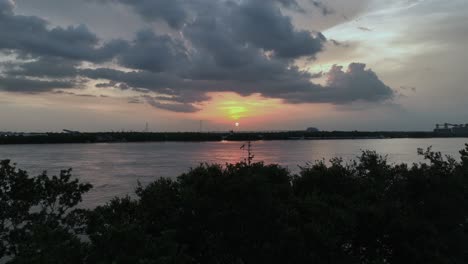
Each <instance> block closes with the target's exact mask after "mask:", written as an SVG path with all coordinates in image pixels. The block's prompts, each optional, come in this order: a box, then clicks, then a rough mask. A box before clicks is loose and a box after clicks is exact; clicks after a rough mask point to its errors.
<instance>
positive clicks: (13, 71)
mask: <svg viewBox="0 0 468 264" xmlns="http://www.w3.org/2000/svg"><path fill="white" fill-rule="evenodd" d="M78 65H79V63H78V62H76V61H71V60H66V59H62V58H56V57H42V58H39V59H38V60H35V61H31V62H25V63H11V62H9V63H6V64H5V66H6V68H7V69H6V70H5V74H7V75H13V76H32V77H57V78H63V77H74V76H76V67H77V66H78Z"/></svg>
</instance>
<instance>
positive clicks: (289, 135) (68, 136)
mask: <svg viewBox="0 0 468 264" xmlns="http://www.w3.org/2000/svg"><path fill="white" fill-rule="evenodd" d="M465 137H467V138H468V135H453V134H440V133H435V132H421V131H413V132H411V131H401V132H396V131H392V132H385V131H382V132H364V131H328V132H325V131H324V132H305V131H288V132H226V133H222V132H206V133H200V132H154V133H153V132H151V133H150V132H148V133H145V132H97V133H40V134H34V133H27V134H26V133H25V134H9V135H5V134H4V135H1V134H0V145H13V144H68V143H124V142H217V141H249V140H250V141H258V140H346V139H347V140H349V139H391V138H465Z"/></svg>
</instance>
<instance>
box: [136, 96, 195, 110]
mask: <svg viewBox="0 0 468 264" xmlns="http://www.w3.org/2000/svg"><path fill="white" fill-rule="evenodd" d="M144 98H145V99H146V102H147V103H148V104H150V105H151V106H153V107H156V108H159V109H164V110H169V111H172V112H179V113H194V112H197V111H199V110H200V109H199V108H197V107H195V106H194V105H193V104H188V103H161V102H160V101H159V100H156V99H155V98H152V97H149V96H146V97H144Z"/></svg>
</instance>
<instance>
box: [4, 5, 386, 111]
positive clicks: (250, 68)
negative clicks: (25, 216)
mask: <svg viewBox="0 0 468 264" xmlns="http://www.w3.org/2000/svg"><path fill="white" fill-rule="evenodd" d="M89 1H99V2H103V3H105V4H115V3H118V4H124V5H128V6H131V7H132V8H133V9H134V10H135V11H136V12H137V13H139V14H140V15H142V16H144V17H145V18H146V19H151V20H158V19H160V20H164V21H166V22H167V23H168V24H169V25H171V26H172V27H174V28H177V29H178V31H177V33H179V34H162V33H160V32H158V31H151V30H142V31H140V32H137V34H136V36H135V38H134V39H133V40H131V41H127V40H114V41H110V42H102V41H101V40H100V39H99V37H98V36H96V35H95V34H94V33H92V31H91V30H89V29H88V28H87V27H86V26H84V25H79V26H70V27H50V26H49V25H48V24H47V22H46V21H45V20H43V19H41V18H38V17H34V16H20V15H16V14H15V12H14V9H13V8H14V5H13V4H12V2H10V1H8V0H0V8H1V11H0V30H1V31H0V51H13V52H14V54H16V56H17V57H21V58H22V59H21V60H16V61H14V62H9V63H4V64H3V68H4V69H3V70H2V71H0V82H1V84H2V85H0V89H2V90H8V91H16V92H39V91H50V90H53V89H57V88H62V89H65V88H73V87H74V86H75V84H76V83H78V80H82V79H86V80H99V81H100V82H99V83H98V84H96V85H95V86H96V87H97V88H101V89H106V88H113V89H121V90H128V89H132V90H134V91H138V92H140V93H142V94H146V95H144V96H145V97H144V98H145V99H144V101H146V102H147V103H149V104H151V105H152V106H154V107H157V108H161V109H166V110H170V111H176V112H194V111H197V110H199V108H198V107H197V106H196V105H197V104H198V103H200V102H203V101H206V100H208V99H209V97H208V96H207V95H206V94H207V93H209V92H225V91H228V92H236V93H238V94H240V95H251V94H255V93H260V94H261V95H263V96H264V97H269V98H279V99H284V100H285V101H286V102H289V103H316V102H326V103H332V104H346V103H350V102H353V101H375V102H380V101H383V100H388V99H391V98H393V91H392V90H391V89H390V88H389V87H387V86H386V85H385V84H384V83H383V82H382V81H381V80H380V79H379V78H378V77H377V75H376V74H375V73H374V72H373V71H371V70H366V69H365V65H363V64H351V65H350V66H349V68H348V70H347V71H343V69H342V68H341V67H339V66H335V67H333V69H332V70H331V71H330V72H328V73H320V74H313V73H309V72H306V71H302V70H301V69H300V68H298V67H297V66H295V61H296V60H298V59H305V60H309V61H312V60H313V59H314V58H315V56H316V55H317V54H318V53H319V52H320V51H322V49H323V47H324V45H325V43H326V42H327V40H326V38H325V36H323V35H322V34H321V33H315V34H313V33H312V32H309V31H305V30H298V29H296V28H295V26H294V25H293V23H292V20H291V18H290V17H288V16H286V15H285V14H284V13H283V10H282V9H284V8H290V9H295V10H298V8H299V5H298V3H297V2H296V1H293V0H270V1H257V0H244V1H214V0H191V1H189V0H171V1H162V0H161V1H157V0H135V1H130V0H89ZM315 2H317V1H315ZM317 3H318V2H317ZM316 6H317V7H323V6H322V5H319V4H317V5H316ZM151 10H153V11H151ZM332 42H333V40H332ZM84 62H87V63H84ZM89 62H91V63H94V65H93V64H91V65H92V67H89V65H90V63H89ZM104 62H105V63H107V64H102V63H104ZM109 63H110V64H109ZM104 65H112V66H104ZM119 68H122V69H119ZM322 74H323V75H326V76H327V78H328V82H327V84H326V85H325V86H322V85H318V84H314V83H312V82H311V80H312V79H314V78H318V77H320V76H321V75H322ZM38 78H40V80H39V79H38ZM103 80H105V81H104V82H102V81H103ZM35 85H36V86H35ZM153 93H154V94H153ZM155 94H157V96H155Z"/></svg>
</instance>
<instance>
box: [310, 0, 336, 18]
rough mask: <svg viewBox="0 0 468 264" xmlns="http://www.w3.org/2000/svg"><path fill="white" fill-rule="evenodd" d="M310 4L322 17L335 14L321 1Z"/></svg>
mask: <svg viewBox="0 0 468 264" xmlns="http://www.w3.org/2000/svg"><path fill="white" fill-rule="evenodd" d="M311 2H312V5H313V6H314V7H316V8H318V9H319V10H320V11H321V13H322V15H324V16H327V15H330V14H333V13H334V12H335V11H334V10H333V9H331V8H330V7H328V6H327V5H326V4H324V3H323V2H322V1H316V0H313V1H311Z"/></svg>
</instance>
